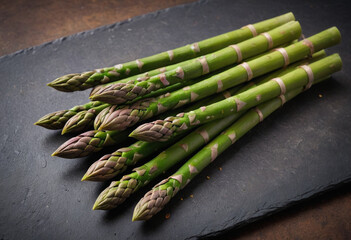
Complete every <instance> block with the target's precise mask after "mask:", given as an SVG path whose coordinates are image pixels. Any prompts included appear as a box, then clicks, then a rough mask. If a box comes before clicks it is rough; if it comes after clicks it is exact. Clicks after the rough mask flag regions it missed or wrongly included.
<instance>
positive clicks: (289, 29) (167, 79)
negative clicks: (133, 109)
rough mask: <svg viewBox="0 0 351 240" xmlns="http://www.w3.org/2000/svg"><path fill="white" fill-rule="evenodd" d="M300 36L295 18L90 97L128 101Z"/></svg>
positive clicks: (100, 90)
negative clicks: (256, 34)
mask: <svg viewBox="0 0 351 240" xmlns="http://www.w3.org/2000/svg"><path fill="white" fill-rule="evenodd" d="M300 35H301V27H300V24H299V23H298V22H295V21H293V22H288V23H286V24H284V25H282V26H279V27H277V28H275V29H273V30H271V31H269V32H267V33H265V35H259V36H256V37H254V38H252V39H249V40H246V41H244V42H241V43H238V44H237V45H234V46H233V45H231V46H228V47H226V48H223V49H221V50H218V51H216V52H213V53H209V54H207V55H204V56H202V57H200V58H197V59H195V60H193V61H191V62H190V63H186V64H182V63H181V64H179V67H177V68H176V69H174V70H170V71H168V72H165V73H162V74H159V75H157V76H153V77H151V78H150V79H148V80H146V81H141V82H139V81H130V82H127V83H119V82H117V83H115V84H112V85H109V86H107V87H106V88H101V89H99V91H98V92H95V95H92V96H90V98H91V99H92V100H99V101H103V102H108V103H111V104H121V103H125V102H127V101H130V100H133V99H135V98H136V97H138V96H143V95H145V94H148V93H150V92H152V91H155V90H158V89H160V88H164V87H167V86H170V85H173V84H176V83H179V82H183V81H187V80H191V79H194V78H197V77H200V76H201V75H205V74H207V73H209V72H213V71H215V70H218V69H220V68H223V67H225V66H228V65H231V64H234V63H236V62H240V61H242V59H246V58H249V57H252V56H255V55H257V54H259V53H263V52H265V51H266V50H268V49H270V48H273V47H276V46H279V45H281V44H283V43H287V42H290V41H292V40H294V39H297V38H299V37H300Z"/></svg>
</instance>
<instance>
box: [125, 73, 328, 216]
mask: <svg viewBox="0 0 351 240" xmlns="http://www.w3.org/2000/svg"><path fill="white" fill-rule="evenodd" d="M319 80H324V78H322V79H319ZM316 82H317V81H316ZM303 90H304V88H303V87H300V88H297V89H293V90H291V91H289V92H287V93H286V94H285V95H284V97H285V100H286V101H289V100H291V99H292V98H294V97H295V96H297V95H298V94H299V93H301V92H303ZM282 99H283V98H279V97H278V98H274V99H272V100H270V101H268V102H265V103H262V104H260V105H258V106H257V107H256V108H255V109H251V110H249V111H248V112H247V113H246V114H244V115H243V116H242V117H240V118H239V119H238V120H237V121H236V122H235V123H234V124H232V125H231V126H230V127H228V128H227V129H226V130H225V131H224V132H223V133H222V134H220V135H218V136H217V137H216V138H215V139H214V140H212V141H211V142H210V143H209V144H207V145H206V147H204V148H203V149H202V150H200V151H199V152H197V153H196V154H195V155H194V156H193V157H192V158H190V159H189V160H188V161H187V162H186V163H185V164H184V165H183V166H182V167H181V168H179V169H178V171H176V172H175V173H174V174H172V175H171V176H170V177H168V178H166V179H164V180H162V181H161V182H160V183H158V184H156V185H155V186H154V187H153V188H152V190H150V191H149V192H147V193H146V194H145V195H144V197H143V198H142V199H141V200H140V201H139V202H138V203H137V205H136V207H135V209H134V213H133V218H132V220H133V221H140V220H148V219H150V218H151V217H153V216H154V215H156V214H157V213H158V212H159V211H161V210H162V209H163V208H164V206H165V205H166V204H167V203H168V202H169V201H170V200H171V199H172V198H173V197H174V196H175V195H176V194H177V193H178V191H179V190H180V189H183V188H184V187H185V186H186V185H187V184H188V183H189V182H190V181H191V180H192V179H193V178H194V177H195V176H196V175H197V174H199V173H200V172H201V171H202V170H203V169H204V168H205V167H206V166H208V165H209V164H210V163H211V162H213V161H214V160H215V159H216V158H217V157H218V156H219V155H220V154H221V153H222V152H223V151H225V150H226V149H227V148H228V147H230V146H231V145H232V144H234V143H235V142H236V141H237V140H239V139H240V138H241V137H242V136H243V135H245V134H246V133H247V132H248V131H249V130H250V129H252V128H253V127H254V126H256V125H257V124H258V123H260V122H261V121H262V120H263V119H265V118H266V117H268V116H269V115H270V114H271V113H273V112H274V111H275V110H277V109H279V108H280V107H281V106H282V105H283V104H284V102H283V100H282Z"/></svg>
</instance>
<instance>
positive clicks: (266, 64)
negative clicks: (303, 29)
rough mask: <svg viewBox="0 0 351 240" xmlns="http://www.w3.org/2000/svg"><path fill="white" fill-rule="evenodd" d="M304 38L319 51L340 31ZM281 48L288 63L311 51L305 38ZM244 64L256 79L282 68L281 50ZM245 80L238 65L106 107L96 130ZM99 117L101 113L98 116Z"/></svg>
mask: <svg viewBox="0 0 351 240" xmlns="http://www.w3.org/2000/svg"><path fill="white" fill-rule="evenodd" d="M307 41H310V42H311V43H312V44H313V47H314V50H315V51H320V50H322V49H324V48H327V47H330V46H333V45H335V44H337V43H338V42H339V41H340V33H339V31H338V30H337V28H335V27H334V28H330V29H327V30H325V31H323V32H321V33H318V34H316V35H314V36H312V37H310V38H308V39H307ZM284 49H285V51H286V52H287V55H288V58H289V60H290V63H294V62H296V61H299V60H301V59H304V58H306V56H307V55H308V54H309V53H310V50H311V49H310V47H309V46H308V45H307V44H305V42H304V41H301V42H297V43H294V44H292V45H290V46H288V47H286V48H284ZM247 64H248V65H249V66H250V68H251V70H252V75H253V77H254V78H255V77H258V76H261V75H263V74H265V73H268V72H271V71H273V70H276V69H278V68H281V67H283V66H284V65H285V60H284V57H283V55H282V54H281V53H280V52H278V51H274V52H271V53H268V54H266V55H264V56H261V57H259V58H257V59H254V60H251V61H249V62H247ZM247 79H248V75H247V72H246V70H245V68H243V67H242V66H241V65H239V66H236V67H233V68H230V69H228V70H226V71H224V72H221V73H219V74H217V75H214V76H212V77H210V78H207V79H204V80H203V81H201V82H199V83H196V84H193V85H189V86H187V87H185V88H183V89H180V90H178V91H175V92H172V93H170V94H168V96H166V97H162V98H160V97H159V98H154V99H149V100H147V101H145V102H144V101H138V102H136V103H134V104H133V105H131V106H125V107H124V108H123V109H122V110H119V109H117V108H114V109H110V110H109V112H107V110H106V112H104V114H106V113H108V116H104V119H103V120H101V121H100V122H99V124H101V125H100V126H99V129H106V130H107V129H109V130H112V129H125V128H126V127H130V126H133V125H134V124H136V123H137V122H140V121H143V120H146V119H148V118H151V117H152V116H155V115H158V114H159V113H162V112H165V111H168V110H170V109H174V108H177V107H179V106H183V105H185V104H189V103H192V102H194V101H198V100H200V99H202V98H205V97H207V96H211V95H213V94H215V93H216V92H220V91H223V90H225V89H228V88H231V87H233V86H236V85H238V84H240V83H243V82H245V81H246V80H247ZM111 108H112V107H111ZM101 116H102V114H101V115H100V116H98V117H97V118H100V117H101ZM97 125H98V124H96V125H95V127H96V126H97Z"/></svg>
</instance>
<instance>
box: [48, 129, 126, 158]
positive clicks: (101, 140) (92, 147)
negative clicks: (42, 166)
mask: <svg viewBox="0 0 351 240" xmlns="http://www.w3.org/2000/svg"><path fill="white" fill-rule="evenodd" d="M129 133H130V131H94V130H92V131H87V132H85V133H82V134H79V135H78V136H76V137H73V138H71V139H69V140H68V141H66V142H65V143H63V144H62V145H61V146H60V147H59V148H58V149H57V150H56V151H55V152H54V153H53V154H52V156H57V157H62V158H80V157H85V156H88V155H90V154H92V153H94V152H98V151H100V150H102V149H103V148H104V147H107V146H113V145H117V144H119V143H123V142H125V141H126V140H127V139H128V134H129Z"/></svg>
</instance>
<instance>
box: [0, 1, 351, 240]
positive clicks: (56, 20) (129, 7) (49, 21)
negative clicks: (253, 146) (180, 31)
mask: <svg viewBox="0 0 351 240" xmlns="http://www.w3.org/2000/svg"><path fill="white" fill-rule="evenodd" d="M188 2H192V0H168V1H164V0H134V1H128V0H115V1H109V0H99V1H98V0H70V1H49V0H35V1H29V0H28V1H27V0H13V1H5V0H3V1H1V4H0V19H1V21H0V42H1V45H0V46H1V49H0V56H2V55H6V54H9V53H12V52H15V51H17V50H20V49H23V48H28V47H31V46H34V45H40V44H42V43H44V42H48V41H51V40H54V39H56V38H59V37H63V36H67V35H70V34H74V33H76V32H81V31H84V30H88V29H93V28H96V27H99V26H102V25H106V24H111V23H114V22H118V21H122V20H125V19H128V18H131V17H134V16H138V15H142V14H146V13H148V12H152V11H156V10H159V9H163V8H167V7H172V6H175V5H178V4H184V3H188ZM102 13H103V14H102ZM225 238H229V239H234V238H235V239H351V189H350V185H348V186H345V187H343V188H342V189H338V190H334V191H332V192H330V193H328V194H324V195H322V196H319V197H317V198H314V199H312V200H309V201H307V202H305V203H300V204H299V205H297V206H294V207H291V208H289V209H288V210H285V211H283V212H282V213H279V214H276V215H274V216H271V217H267V218H265V219H263V220H260V221H258V222H255V223H252V224H249V225H248V226H246V227H244V228H242V229H239V230H235V231H232V232H230V233H228V234H226V236H225Z"/></svg>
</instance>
